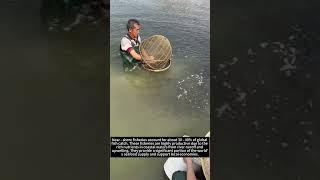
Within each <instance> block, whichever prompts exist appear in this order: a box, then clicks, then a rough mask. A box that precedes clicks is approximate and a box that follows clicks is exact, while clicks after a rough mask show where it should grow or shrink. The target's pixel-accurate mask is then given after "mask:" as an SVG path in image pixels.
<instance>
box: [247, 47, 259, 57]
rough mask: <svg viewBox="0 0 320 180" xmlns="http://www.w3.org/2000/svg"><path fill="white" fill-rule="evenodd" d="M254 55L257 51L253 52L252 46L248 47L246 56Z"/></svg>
mask: <svg viewBox="0 0 320 180" xmlns="http://www.w3.org/2000/svg"><path fill="white" fill-rule="evenodd" d="M255 55H257V53H255V52H253V50H252V48H249V49H248V56H249V57H253V56H255Z"/></svg>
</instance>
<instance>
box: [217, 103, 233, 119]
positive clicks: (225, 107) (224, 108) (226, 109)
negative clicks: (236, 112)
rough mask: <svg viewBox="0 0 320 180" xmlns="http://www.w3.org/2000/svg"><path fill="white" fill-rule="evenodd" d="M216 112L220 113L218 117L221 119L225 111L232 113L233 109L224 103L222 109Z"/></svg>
mask: <svg viewBox="0 0 320 180" xmlns="http://www.w3.org/2000/svg"><path fill="white" fill-rule="evenodd" d="M216 111H217V112H218V114H217V117H218V118H219V117H221V116H222V114H223V113H224V112H225V111H231V107H230V105H229V104H228V103H224V104H223V105H222V106H221V107H220V108H217V109H216Z"/></svg>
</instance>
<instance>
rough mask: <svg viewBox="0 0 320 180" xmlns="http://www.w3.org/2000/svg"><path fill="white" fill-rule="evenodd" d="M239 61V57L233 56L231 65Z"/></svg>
mask: <svg viewBox="0 0 320 180" xmlns="http://www.w3.org/2000/svg"><path fill="white" fill-rule="evenodd" d="M238 61H239V59H238V58H237V57H233V58H232V61H231V62H230V63H229V65H234V64H235V63H237V62H238Z"/></svg>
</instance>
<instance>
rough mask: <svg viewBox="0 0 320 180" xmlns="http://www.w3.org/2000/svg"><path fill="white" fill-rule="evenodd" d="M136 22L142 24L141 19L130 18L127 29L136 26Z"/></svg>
mask: <svg viewBox="0 0 320 180" xmlns="http://www.w3.org/2000/svg"><path fill="white" fill-rule="evenodd" d="M134 24H138V25H140V23H139V21H138V20H136V19H129V20H128V23H127V30H128V31H129V29H132V28H133V27H134Z"/></svg>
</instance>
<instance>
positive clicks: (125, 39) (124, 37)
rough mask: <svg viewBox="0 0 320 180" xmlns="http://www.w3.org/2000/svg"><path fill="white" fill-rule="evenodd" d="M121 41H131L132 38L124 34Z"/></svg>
mask: <svg viewBox="0 0 320 180" xmlns="http://www.w3.org/2000/svg"><path fill="white" fill-rule="evenodd" d="M121 41H129V42H130V39H129V38H128V36H123V37H122V38H121Z"/></svg>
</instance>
